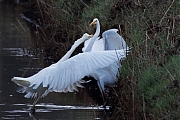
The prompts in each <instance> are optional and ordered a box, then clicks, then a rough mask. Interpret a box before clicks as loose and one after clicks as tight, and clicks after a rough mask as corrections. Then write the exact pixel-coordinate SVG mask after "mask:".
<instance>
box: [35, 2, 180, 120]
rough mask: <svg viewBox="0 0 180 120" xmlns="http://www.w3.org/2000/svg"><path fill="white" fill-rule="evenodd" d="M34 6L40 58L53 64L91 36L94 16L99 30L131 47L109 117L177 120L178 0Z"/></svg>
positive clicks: (179, 76)
mask: <svg viewBox="0 0 180 120" xmlns="http://www.w3.org/2000/svg"><path fill="white" fill-rule="evenodd" d="M36 4H37V5H38V6H37V9H38V10H40V13H41V14H39V17H38V18H41V20H40V22H39V24H40V25H41V26H42V28H41V29H38V31H41V32H39V34H38V35H37V36H39V38H41V41H39V42H38V46H41V49H43V50H44V51H45V53H46V56H53V58H54V59H55V60H58V59H59V58H60V57H61V56H62V55H63V54H64V53H65V52H66V51H67V49H69V47H70V45H71V43H72V42H73V41H74V40H76V39H77V38H79V37H80V36H81V35H82V34H83V33H84V32H88V33H93V29H92V28H89V26H88V24H89V22H90V21H91V20H92V19H93V18H95V17H97V18H98V19H99V20H100V23H101V31H104V30H107V29H110V28H117V29H119V33H120V34H121V35H122V36H123V38H124V39H125V40H126V42H127V44H128V45H129V46H131V47H132V49H131V52H130V53H129V55H128V57H127V59H126V60H125V61H123V62H122V69H121V76H120V77H119V82H118V87H117V88H115V89H114V90H113V92H112V93H113V97H111V99H112V100H111V101H113V103H111V104H112V105H113V106H114V107H113V114H111V115H110V116H108V118H109V119H145V120H146V119H178V118H180V114H179V113H180V104H179V102H180V96H179V92H180V85H179V82H180V62H179V61H180V56H179V54H180V51H179V48H180V47H179V46H180V27H179V26H180V3H179V1H178V0H151V1H149V0H143V1H141V0H127V1H125V0H79V1H67V0H50V1H49V0H39V1H38V3H36ZM42 38H43V39H42ZM55 51H56V52H55ZM77 51H78V52H79V51H80V49H78V50H77Z"/></svg>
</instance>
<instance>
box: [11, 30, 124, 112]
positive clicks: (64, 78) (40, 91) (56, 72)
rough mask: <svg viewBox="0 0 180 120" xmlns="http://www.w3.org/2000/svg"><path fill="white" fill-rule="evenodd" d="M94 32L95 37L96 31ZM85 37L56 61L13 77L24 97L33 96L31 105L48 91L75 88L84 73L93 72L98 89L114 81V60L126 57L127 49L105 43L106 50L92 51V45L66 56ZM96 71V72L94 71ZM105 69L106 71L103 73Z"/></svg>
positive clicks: (87, 74)
mask: <svg viewBox="0 0 180 120" xmlns="http://www.w3.org/2000/svg"><path fill="white" fill-rule="evenodd" d="M94 36H95V37H96V34H95V35H94ZM95 37H94V38H95ZM88 38H89V35H87V34H85V35H83V37H82V38H80V39H78V40H77V41H76V42H75V43H74V45H73V46H72V48H71V49H70V51H68V52H67V53H66V55H65V56H64V57H62V58H61V59H60V60H59V61H58V62H57V63H55V64H52V65H50V66H49V67H46V68H44V69H42V70H41V71H39V72H38V73H36V74H34V75H33V76H30V77H27V78H23V77H14V78H12V81H13V82H15V83H16V84H17V85H19V86H22V87H23V88H24V90H23V91H22V92H26V93H27V94H26V95H25V97H26V98H36V100H35V101H34V103H33V107H32V109H34V107H35V105H36V103H37V101H38V99H39V98H41V97H44V96H46V95H47V94H48V93H49V92H73V91H78V88H77V87H83V86H82V85H81V83H82V82H84V81H83V80H82V78H84V77H85V76H93V77H94V78H95V79H96V80H97V81H99V82H98V84H100V85H99V86H100V87H102V88H100V90H101V92H102V90H104V85H111V84H114V81H110V80H112V79H111V77H114V79H115V78H116V74H117V70H114V69H117V65H115V64H117V63H119V60H121V59H124V58H125V57H126V51H125V50H124V49H117V50H114V49H109V47H107V48H108V49H109V50H108V49H107V50H106V51H104V50H103V51H92V50H91V49H92V46H91V47H89V49H90V50H88V49H86V51H91V52H84V53H79V54H77V55H75V56H73V57H71V58H69V57H70V55H71V54H72V52H73V51H74V50H75V49H76V47H78V45H79V44H80V43H82V42H84V41H86V40H87V39H88ZM97 38H98V36H97ZM97 38H96V39H97ZM92 40H93V39H92ZM90 42H91V41H90ZM92 43H93V42H92ZM94 43H95V42H94ZM89 45H91V44H89ZM92 45H93V44H92ZM105 48H106V47H105ZM68 58H69V59H68ZM114 65H115V67H114ZM118 65H119V64H118ZM114 71H115V72H116V73H115V72H114ZM95 72H98V73H97V74H95ZM107 73H108V74H109V75H106V74H107ZM110 74H112V75H110ZM105 77H106V78H105ZM101 81H103V82H101Z"/></svg>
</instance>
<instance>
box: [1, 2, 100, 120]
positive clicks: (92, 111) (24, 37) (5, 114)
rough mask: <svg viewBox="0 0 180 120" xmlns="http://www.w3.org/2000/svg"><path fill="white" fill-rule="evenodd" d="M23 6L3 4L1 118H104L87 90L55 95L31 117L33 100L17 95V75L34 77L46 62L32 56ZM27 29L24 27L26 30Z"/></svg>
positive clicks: (30, 36)
mask: <svg viewBox="0 0 180 120" xmlns="http://www.w3.org/2000/svg"><path fill="white" fill-rule="evenodd" d="M21 12H22V7H21V6H20V4H16V3H13V2H12V1H11V0H10V1H8V0H7V1H6V2H2V0H1V1H0V119H2V120H6V119H10V120H13V119H18V120H21V119H22V120H29V119H41V120H42V119H43V120H48V119H51V120H53V119H56V120H93V119H100V118H102V117H103V108H102V106H98V105H97V101H96V100H95V99H93V98H92V97H91V96H90V94H87V92H86V90H85V89H80V92H78V93H66V94H65V93H51V94H49V95H48V96H47V97H45V98H42V99H40V101H39V102H38V104H37V106H36V114H35V116H31V115H30V114H29V110H30V108H31V106H32V103H33V100H32V99H26V98H24V97H23V96H24V94H20V93H18V92H17V89H18V86H17V85H16V84H14V83H13V82H11V78H12V77H14V76H25V77H27V76H30V75H33V74H34V73H37V72H38V71H39V70H40V69H42V68H43V67H44V64H45V63H46V61H44V60H42V59H41V58H39V57H37V56H34V55H33V54H30V52H29V46H30V45H31V44H30V40H33V39H34V37H33V35H32V31H31V30H30V28H29V27H28V25H27V23H26V22H25V21H24V20H23V19H22V18H21V16H20V14H22V13H21ZM22 26H23V27H22Z"/></svg>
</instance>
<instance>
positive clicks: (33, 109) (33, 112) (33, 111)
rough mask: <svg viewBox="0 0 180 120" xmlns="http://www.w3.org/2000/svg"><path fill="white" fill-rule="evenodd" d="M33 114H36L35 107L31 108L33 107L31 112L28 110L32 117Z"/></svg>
mask: <svg viewBox="0 0 180 120" xmlns="http://www.w3.org/2000/svg"><path fill="white" fill-rule="evenodd" d="M35 112H36V110H35V107H34V106H33V107H32V108H31V110H30V113H31V114H32V115H34V114H35Z"/></svg>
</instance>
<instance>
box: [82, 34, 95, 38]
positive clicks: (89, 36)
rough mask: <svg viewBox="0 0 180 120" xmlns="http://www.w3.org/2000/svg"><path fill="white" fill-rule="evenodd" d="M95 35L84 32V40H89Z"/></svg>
mask: <svg viewBox="0 0 180 120" xmlns="http://www.w3.org/2000/svg"><path fill="white" fill-rule="evenodd" d="M92 36H93V35H89V34H87V33H84V35H83V36H82V38H83V39H84V40H87V39H89V38H91V37H92Z"/></svg>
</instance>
